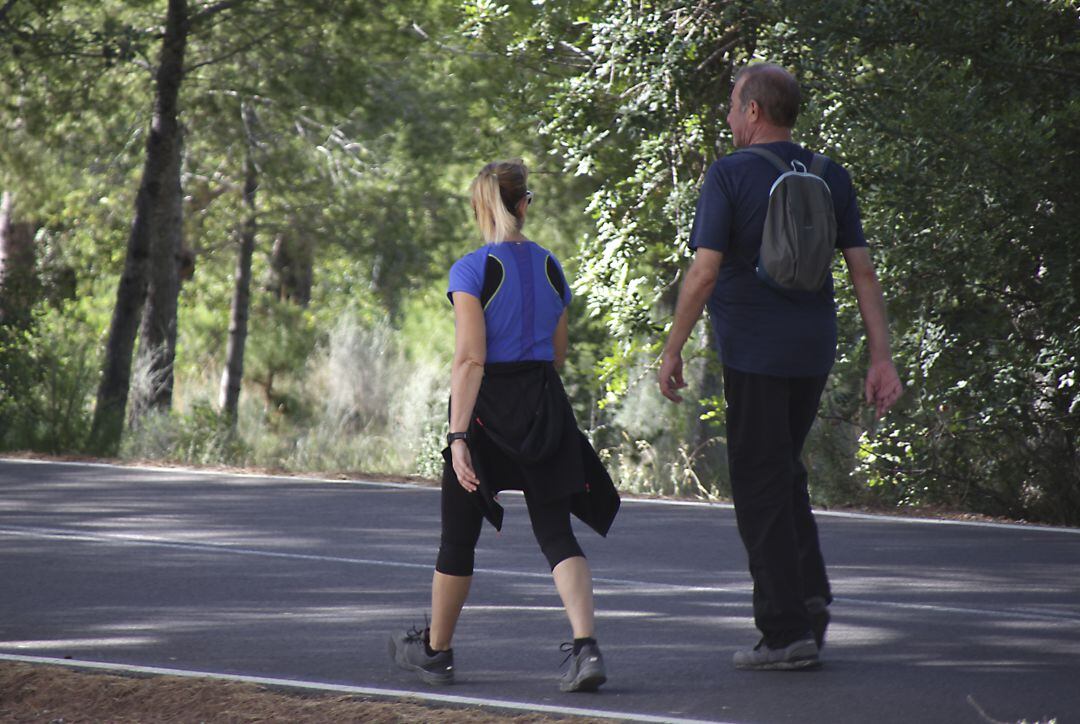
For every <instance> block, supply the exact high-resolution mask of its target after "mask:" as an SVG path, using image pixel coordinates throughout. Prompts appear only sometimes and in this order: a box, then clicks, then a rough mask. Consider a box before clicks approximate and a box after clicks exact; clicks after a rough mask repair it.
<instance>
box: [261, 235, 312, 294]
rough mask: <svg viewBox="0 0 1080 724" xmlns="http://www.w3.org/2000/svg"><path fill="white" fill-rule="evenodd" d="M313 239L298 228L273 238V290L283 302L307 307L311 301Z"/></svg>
mask: <svg viewBox="0 0 1080 724" xmlns="http://www.w3.org/2000/svg"><path fill="white" fill-rule="evenodd" d="M310 239H311V237H310V236H308V235H306V234H304V233H303V232H302V231H301V232H300V234H299V235H298V234H297V228H296V226H295V225H293V226H292V228H291V229H290V230H289V231H283V232H281V233H279V234H278V235H277V237H276V238H275V239H274V248H273V251H272V252H271V254H270V272H271V283H270V287H269V289H270V291H271V293H273V294H274V296H275V297H277V298H278V299H280V300H281V301H283V302H285V301H289V302H292V303H293V304H296V305H298V306H301V307H306V306H307V305H308V303H309V302H310V301H311V283H312V276H313V275H312V266H313V258H314V249H313V248H312V246H313V245H312V242H311V240H310Z"/></svg>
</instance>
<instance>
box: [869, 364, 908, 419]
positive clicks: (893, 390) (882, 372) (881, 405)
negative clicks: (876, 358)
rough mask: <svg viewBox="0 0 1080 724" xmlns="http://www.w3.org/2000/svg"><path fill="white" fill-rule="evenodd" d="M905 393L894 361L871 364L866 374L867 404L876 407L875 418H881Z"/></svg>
mask: <svg viewBox="0 0 1080 724" xmlns="http://www.w3.org/2000/svg"><path fill="white" fill-rule="evenodd" d="M903 391H904V387H903V385H901V384H900V376H899V375H897V374H896V367H894V366H893V363H892V360H885V361H883V362H871V363H870V369H869V370H867V372H866V404H868V405H873V406H874V417H875V418H880V417H881V416H882V415H884V414H885V411H886V410H888V409H889V408H890V407H892V406H893V403H895V402H896V401H897V400H899V399H900V394H901V393H902V392H903Z"/></svg>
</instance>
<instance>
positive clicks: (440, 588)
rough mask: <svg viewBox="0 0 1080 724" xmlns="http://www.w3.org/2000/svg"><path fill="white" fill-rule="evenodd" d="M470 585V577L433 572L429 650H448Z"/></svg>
mask: <svg viewBox="0 0 1080 724" xmlns="http://www.w3.org/2000/svg"><path fill="white" fill-rule="evenodd" d="M471 585H472V576H450V575H447V574H445V573H439V572H438V571H435V576H434V578H432V579H431V648H433V649H435V650H436V651H446V650H447V649H449V648H450V641H451V640H452V639H453V638H454V629H455V628H456V627H457V622H458V616H460V615H461V608H462V607H463V606H464V605H465V599H466V598H468V597H469V586H471ZM590 600H591V598H590Z"/></svg>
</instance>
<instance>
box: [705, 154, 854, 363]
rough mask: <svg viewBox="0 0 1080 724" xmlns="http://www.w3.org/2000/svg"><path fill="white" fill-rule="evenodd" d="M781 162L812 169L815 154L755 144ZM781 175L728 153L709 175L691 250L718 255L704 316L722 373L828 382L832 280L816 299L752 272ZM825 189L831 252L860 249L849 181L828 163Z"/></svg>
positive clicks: (749, 157) (752, 158) (756, 159)
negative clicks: (831, 220)
mask: <svg viewBox="0 0 1080 724" xmlns="http://www.w3.org/2000/svg"><path fill="white" fill-rule="evenodd" d="M761 146H762V147H763V148H767V149H768V150H770V151H772V152H773V153H775V154H776V155H777V156H779V157H780V158H781V159H782V160H783V161H785V162H787V163H790V162H791V161H792V160H795V159H797V160H799V161H801V162H802V163H804V164H805V165H806V167H807V168H809V167H810V163H811V161H812V160H813V152H812V151H810V150H808V149H805V148H803V147H802V146H800V145H798V144H795V143H791V142H788V141H780V142H776V143H765V144H761ZM779 175H780V172H779V171H778V170H777V169H776V168H775V167H774V166H773V165H772V164H771V163H769V162H768V161H767V160H765V159H764V158H761V157H760V156H756V155H754V154H750V153H734V154H731V155H729V156H725V157H724V158H721V159H720V160H718V161H716V162H715V163H713V164H712V166H711V167H709V171H708V173H707V174H706V176H705V183H704V184H703V185H702V188H701V197H700V198H699V199H698V206H697V213H696V215H695V216H694V226H693V229H692V230H691V232H690V248H691V249H695V250H696V249H698V248H705V249H713V250H715V251H719V252H723V254H724V259H723V263H722V264H721V265H720V275H719V278H718V279H717V282H716V287H715V288H714V289H713V293H712V296H711V297H710V298H709V302H708V308H709V316H710V318H711V319H712V324H713V330H714V331H715V333H716V341H717V345H718V347H719V352H720V359H721V360H722V361H723V363H724V364H725V365H728V366H730V367H733V368H735V369H737V370H739V371H741V372H750V373H754V374H762V375H773V376H777V377H808V376H811V375H823V374H827V373H828V371H829V370H830V369H831V368H832V365H833V360H834V359H835V357H836V334H837V333H836V302H835V300H834V298H833V281H832V276H831V275H830V276H829V278H828V279H827V280H826V283H825V286H824V287H823V288H822V289H821V290H820V291H817V292H797V291H786V290H780V289H776V288H775V287H772V286H769V285H767V284H766V283H765V282H763V281H761V280H760V279H758V277H757V274H756V273H755V271H754V262H755V261H756V260H757V257H758V252H759V250H760V248H761V235H762V231H763V229H764V226H765V212H766V210H767V209H768V203H769V190H770V188H771V187H772V184H773V182H774V181H776V179H777V177H778V176H779ZM824 178H825V182H826V183H827V184H828V186H829V191H830V193H831V194H832V200H833V206H834V208H835V209H836V229H837V233H836V248H837V249H846V248H850V247H856V246H866V238H865V237H864V236H863V230H862V222H861V221H860V219H859V206H858V203H857V202H856V200H855V190H854V189H853V188H852V186H851V177H850V176H849V175H848V172H847V171H846V170H844V168H843V167H841V166H840V165H839V164H836V163H834V162H833V161H831V160H830V161H829V163H828V164H827V165H826V169H825V176H824Z"/></svg>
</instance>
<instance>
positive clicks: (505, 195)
mask: <svg viewBox="0 0 1080 724" xmlns="http://www.w3.org/2000/svg"><path fill="white" fill-rule="evenodd" d="M527 176H528V170H527V169H526V168H525V163H524V162H523V161H522V160H521V159H514V160H512V161H495V162H493V163H489V164H487V165H486V166H484V168H482V169H481V170H480V173H479V174H477V176H476V178H474V179H473V181H472V184H470V186H469V192H470V194H471V195H472V207H473V212H474V213H475V214H476V223H477V224H478V225H479V226H480V233H481V234H482V235H483V237H484V241H486V242H488V243H497V242H500V241H505V240H506V238H507V237H509V236H511V235H513V234H514V233H516V232H518V231H520V230H521V227H522V224H523V223H524V219H522V218H521V217H519V216H518V215H517V213H516V211H515V209H516V207H517V204H518V203H519V202H520V201H521V199H523V198H525V192H526V186H525V181H526V178H527Z"/></svg>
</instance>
